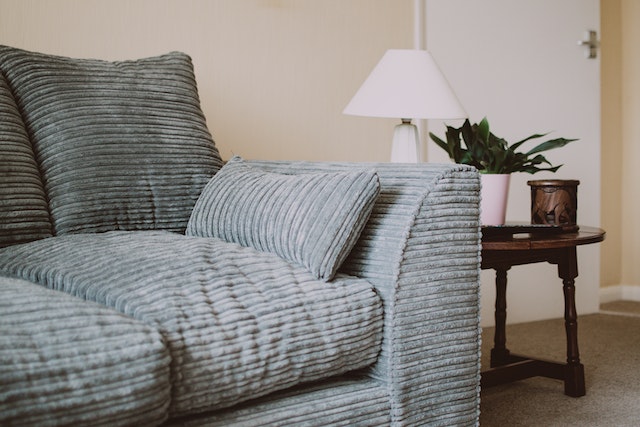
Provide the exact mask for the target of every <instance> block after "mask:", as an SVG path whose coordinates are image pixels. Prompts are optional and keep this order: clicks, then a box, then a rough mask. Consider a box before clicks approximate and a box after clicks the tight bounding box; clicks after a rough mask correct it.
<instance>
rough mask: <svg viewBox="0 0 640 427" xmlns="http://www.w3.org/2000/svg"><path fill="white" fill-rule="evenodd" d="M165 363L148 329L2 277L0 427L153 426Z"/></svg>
mask: <svg viewBox="0 0 640 427" xmlns="http://www.w3.org/2000/svg"><path fill="white" fill-rule="evenodd" d="M169 362H170V358H169V352H168V351H167V349H166V347H165V345H164V342H163V338H162V336H161V335H160V333H159V332H158V331H156V330H155V329H154V328H153V327H151V326H149V325H146V324H144V323H142V322H139V321H137V320H135V319H131V318H130V317H129V316H126V315H123V314H121V313H118V312H116V311H114V310H111V309H108V308H105V307H102V306H100V305H99V304H95V303H91V302H87V301H82V300H81V299H79V298H75V297H72V296H70V295H66V294H64V293H61V292H55V291H52V290H49V289H46V288H43V287H42V286H39V285H36V284H33V283H30V282H27V281H25V280H19V279H15V278H6V277H0V425H3V426H9V425H16V426H18V425H19V426H38V427H40V426H54V425H55V426H57V425H69V426H71V425H91V426H122V425H139V426H146V425H149V426H150V425H158V424H160V423H162V422H163V421H164V420H166V419H167V417H168V408H169V401H170V397H171V396H170V389H171V384H170V382H169V378H170V377H169V372H170V371H169Z"/></svg>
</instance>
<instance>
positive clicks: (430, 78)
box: [344, 49, 467, 119]
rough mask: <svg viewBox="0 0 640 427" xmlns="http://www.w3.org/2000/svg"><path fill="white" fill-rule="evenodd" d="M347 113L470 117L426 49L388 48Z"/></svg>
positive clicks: (410, 117)
mask: <svg viewBox="0 0 640 427" xmlns="http://www.w3.org/2000/svg"><path fill="white" fill-rule="evenodd" d="M344 114H350V115H355V116H367V117H389V118H401V119H461V118H465V117H467V113H466V112H465V110H464V108H462V105H460V102H459V101H458V98H457V97H456V95H455V94H454V92H453V90H452V89H451V86H450V85H449V82H447V79H446V78H445V77H444V75H443V74H442V72H441V71H440V69H439V68H438V65H437V64H436V63H435V61H434V60H433V57H432V56H431V54H430V53H429V52H427V51H426V50H417V49H391V50H388V51H387V52H386V53H385V54H384V56H383V57H382V59H381V60H380V62H378V65H376V67H375V68H374V69H373V71H372V72H371V74H370V75H369V77H368V78H367V80H365V82H364V83H363V84H362V86H361V87H360V89H359V90H358V92H357V93H356V94H355V96H354V97H353V99H352V100H351V102H349V104H348V105H347V107H346V108H345V109H344Z"/></svg>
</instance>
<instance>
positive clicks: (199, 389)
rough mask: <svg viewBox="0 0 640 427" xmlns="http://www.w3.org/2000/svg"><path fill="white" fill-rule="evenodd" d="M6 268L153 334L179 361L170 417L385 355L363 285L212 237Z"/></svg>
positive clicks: (371, 297)
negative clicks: (320, 275)
mask: <svg viewBox="0 0 640 427" xmlns="http://www.w3.org/2000/svg"><path fill="white" fill-rule="evenodd" d="M0 271H4V272H6V273H8V274H12V275H16V276H18V277H22V278H25V279H28V280H32V281H34V282H37V283H40V284H42V285H44V286H47V287H49V288H52V289H55V290H60V291H64V292H66V293H69V294H72V295H76V296H79V297H81V298H84V299H87V300H90V301H96V302H99V303H101V304H103V305H105V306H108V307H112V308H114V309H116V310H118V311H120V312H122V313H125V314H127V315H130V316H132V317H134V318H136V319H138V320H141V321H143V322H145V323H147V324H149V325H153V326H154V327H156V328H157V329H158V330H159V331H160V332H161V333H162V335H163V336H164V339H165V341H166V344H167V347H168V348H169V351H170V354H171V358H172V364H171V383H172V386H171V393H172V402H171V407H170V412H171V414H172V415H180V414H189V413H193V412H199V411H204V410H211V409H216V408H224V407H229V406H231V405H234V404H237V403H239V402H242V401H245V400H248V399H251V398H255V397H259V396H262V395H265V394H268V393H271V392H273V391H276V390H281V389H285V388H288V387H291V386H294V385H296V384H299V383H303V382H306V381H315V380H319V379H322V378H326V377H330V376H333V375H338V374H342V373H345V372H348V371H351V370H354V369H359V368H363V367H366V366H369V365H371V364H372V363H373V362H374V361H375V360H376V357H377V355H378V353H379V351H380V341H381V337H382V304H381V302H380V299H379V297H378V296H377V295H376V293H375V292H374V290H373V288H372V286H371V284H369V283H368V282H367V281H365V280H362V279H358V278H353V277H348V276H343V275H342V276H337V277H336V278H335V279H334V280H333V281H331V282H322V281H318V280H315V279H314V278H313V276H312V275H311V274H310V273H309V272H308V271H307V270H306V269H305V268H304V267H301V266H297V265H295V264H293V263H290V262H287V261H285V260H283V259H281V258H279V257H278V256H276V255H273V254H270V253H265V252H260V251H257V250H255V249H253V248H246V247H243V246H240V245H236V244H231V243H227V242H224V241H222V240H219V239H215V238H201V237H187V236H184V235H179V234H175V233H168V232H160V231H147V232H143V231H138V232H118V231H114V232H110V233H103V234H92V235H89V234H86V235H67V236H58V237H55V238H51V239H44V240H39V241H36V242H31V243H27V244H24V245H17V246H13V247H11V248H5V249H4V250H0Z"/></svg>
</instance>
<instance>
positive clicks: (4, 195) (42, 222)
mask: <svg viewBox="0 0 640 427" xmlns="http://www.w3.org/2000/svg"><path fill="white" fill-rule="evenodd" d="M50 236H51V221H50V219H49V211H48V208H47V198H46V197H45V193H44V187H43V184H42V180H41V179H40V172H39V171H38V166H37V164H36V161H35V158H34V156H33V150H32V148H31V143H30V142H29V136H28V135H27V131H26V129H25V127H24V123H23V122H22V118H21V117H20V112H19V111H18V107H17V105H16V103H15V100H14V99H13V96H12V95H11V91H10V90H9V86H8V84H7V81H6V80H5V78H4V76H3V75H2V73H0V247H3V246H8V245H10V244H14V243H22V242H29V241H31V240H36V239H41V238H43V237H50Z"/></svg>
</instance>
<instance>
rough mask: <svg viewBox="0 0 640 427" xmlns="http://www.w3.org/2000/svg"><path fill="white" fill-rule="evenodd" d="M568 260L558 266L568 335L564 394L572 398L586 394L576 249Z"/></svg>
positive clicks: (569, 254)
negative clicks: (580, 332) (580, 344)
mask: <svg viewBox="0 0 640 427" xmlns="http://www.w3.org/2000/svg"><path fill="white" fill-rule="evenodd" d="M565 258H566V259H564V260H563V262H560V263H559V264H558V275H559V276H560V278H562V284H563V290H564V325H565V330H566V334H567V365H566V367H565V379H564V393H565V394H566V395H568V396H572V397H580V396H584V395H585V394H586V390H585V381H584V365H583V364H582V363H580V352H579V351H578V314H577V312H576V299H575V293H576V287H575V278H576V277H578V262H577V257H576V248H575V247H573V248H568V249H567V254H566V257H565Z"/></svg>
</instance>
